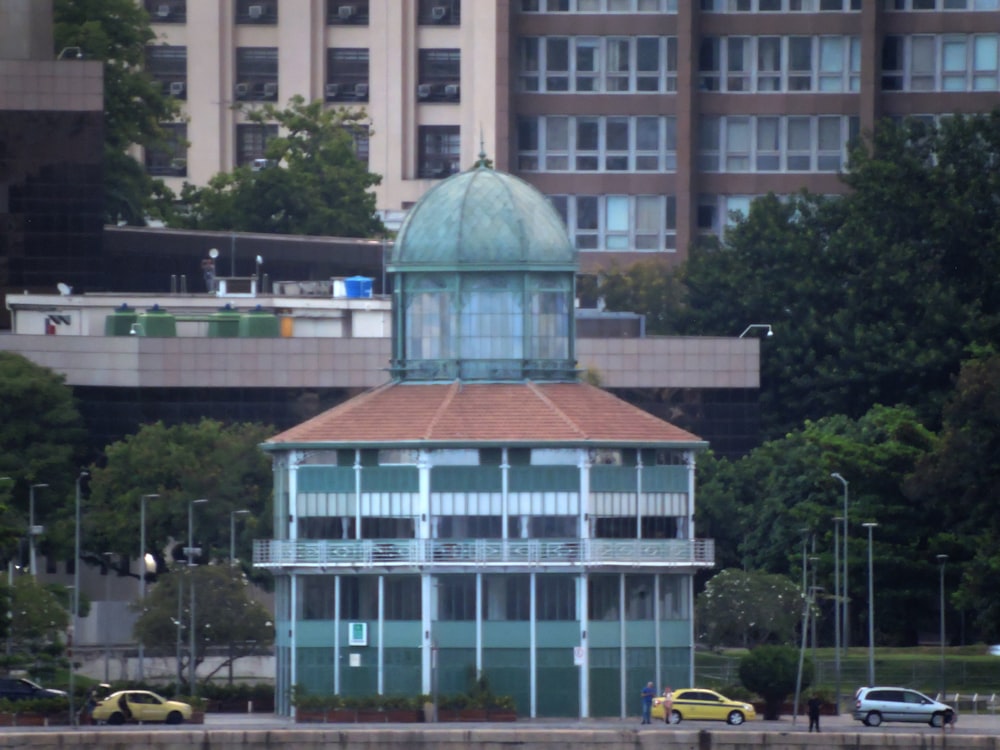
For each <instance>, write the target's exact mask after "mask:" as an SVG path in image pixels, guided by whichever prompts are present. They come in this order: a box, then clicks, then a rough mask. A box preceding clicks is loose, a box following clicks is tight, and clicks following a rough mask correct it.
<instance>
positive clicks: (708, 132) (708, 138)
mask: <svg viewBox="0 0 1000 750" xmlns="http://www.w3.org/2000/svg"><path fill="white" fill-rule="evenodd" d="M855 119H856V118H853V117H844V116H840V115H821V116H798V115H796V116H782V117H778V116H757V117H747V116H729V117H703V118H701V120H700V122H699V139H700V140H699V149H698V164H699V167H700V168H701V169H702V170H703V171H706V172H718V171H721V172H837V171H839V170H840V169H841V168H842V167H843V165H844V160H845V159H846V151H847V143H848V141H849V140H850V138H851V136H852V133H854V132H855V130H856V123H855Z"/></svg>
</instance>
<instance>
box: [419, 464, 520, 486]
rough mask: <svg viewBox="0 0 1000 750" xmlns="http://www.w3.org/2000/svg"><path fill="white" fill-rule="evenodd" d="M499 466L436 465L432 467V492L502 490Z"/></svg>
mask: <svg viewBox="0 0 1000 750" xmlns="http://www.w3.org/2000/svg"><path fill="white" fill-rule="evenodd" d="M502 490H503V477H502V475H501V472H500V467H499V466H435V467H433V468H432V469H431V492H501V491H502Z"/></svg>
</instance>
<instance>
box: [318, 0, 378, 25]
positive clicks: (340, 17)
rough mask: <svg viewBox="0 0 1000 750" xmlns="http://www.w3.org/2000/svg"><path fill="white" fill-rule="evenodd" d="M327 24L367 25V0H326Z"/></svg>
mask: <svg viewBox="0 0 1000 750" xmlns="http://www.w3.org/2000/svg"><path fill="white" fill-rule="evenodd" d="M326 23H327V25H328V26H343V25H347V26H367V25H368V0H326Z"/></svg>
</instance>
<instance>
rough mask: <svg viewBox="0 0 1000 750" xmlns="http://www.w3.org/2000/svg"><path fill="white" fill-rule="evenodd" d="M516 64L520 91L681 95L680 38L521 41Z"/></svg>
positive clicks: (576, 38) (537, 38)
mask: <svg viewBox="0 0 1000 750" xmlns="http://www.w3.org/2000/svg"><path fill="white" fill-rule="evenodd" d="M518 61H519V71H518V79H519V81H520V87H521V90H522V91H529V92H533V91H545V92H564V91H567V92H581V93H607V92H611V93H636V92H665V91H666V92H669V91H676V90H677V38H676V37H523V38H521V39H520V41H519V46H518Z"/></svg>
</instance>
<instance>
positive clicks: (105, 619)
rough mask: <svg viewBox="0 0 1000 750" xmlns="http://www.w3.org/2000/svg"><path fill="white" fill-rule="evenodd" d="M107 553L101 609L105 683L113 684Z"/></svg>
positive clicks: (106, 554) (105, 554)
mask: <svg viewBox="0 0 1000 750" xmlns="http://www.w3.org/2000/svg"><path fill="white" fill-rule="evenodd" d="M112 555H114V552H105V553H104V554H103V555H101V557H103V558H104V605H103V606H102V607H101V615H102V616H101V627H102V628H103V629H104V681H105V682H111V618H110V617H109V615H110V614H111V556H112Z"/></svg>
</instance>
